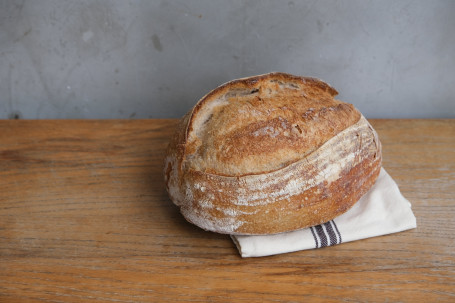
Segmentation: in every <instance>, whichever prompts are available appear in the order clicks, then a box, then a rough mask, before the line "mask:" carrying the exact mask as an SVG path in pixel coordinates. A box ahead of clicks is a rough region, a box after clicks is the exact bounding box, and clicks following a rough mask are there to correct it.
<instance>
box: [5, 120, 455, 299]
mask: <svg viewBox="0 0 455 303" xmlns="http://www.w3.org/2000/svg"><path fill="white" fill-rule="evenodd" d="M371 122H372V124H373V126H374V127H375V128H376V130H377V131H378V133H379V136H380V139H381V140H382V143H383V153H384V163H383V164H384V167H385V168H386V169H387V171H388V172H389V174H390V175H391V176H392V177H393V178H394V179H395V180H396V182H397V183H398V185H399V186H400V188H401V191H402V193H403V194H404V196H405V197H406V198H408V199H409V200H410V201H411V202H412V204H413V210H414V213H415V215H416V217H417V224H418V227H417V229H414V230H410V231H405V232H402V233H397V234H393V235H387V236H382V237H376V238H370V239H366V240H361V241H356V242H351V243H344V244H342V245H338V246H335V247H328V248H323V249H318V250H309V251H300V252H295V253H289V254H283V255H277V256H270V257H263V258H247V259H242V258H240V256H239V254H238V252H237V250H236V248H235V246H234V244H233V243H232V241H231V240H230V238H229V237H228V236H226V235H219V234H215V233H211V232H205V231H203V230H201V229H199V228H197V227H195V226H193V225H191V224H189V223H187V222H186V221H185V220H184V219H183V218H182V217H181V216H180V214H179V212H178V209H177V208H176V207H175V206H173V204H172V203H171V202H170V200H169V198H168V197H167V194H166V191H165V189H164V183H163V178H162V160H163V156H164V150H165V147H166V145H167V142H168V140H169V137H170V135H171V133H172V131H173V128H174V126H175V125H176V123H177V121H176V120H105V121H93V120H92V121H63V120H62V121H0V301H1V302H23V301H27V302H29V301H31V302H34V301H36V302H41V301H44V302H92V301H93V302H97V301H107V302H109V301H113V302H138V301H140V302H144V301H145V302H148V301H168V302H176V301H202V302H211V301H241V302H265V301H293V302H297V301H308V300H310V301H320V302H332V301H338V300H344V301H360V302H367V301H373V302H384V301H406V302H435V301H438V300H439V301H448V302H455V120H372V121H371Z"/></svg>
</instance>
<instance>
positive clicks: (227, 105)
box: [165, 73, 381, 234]
mask: <svg viewBox="0 0 455 303" xmlns="http://www.w3.org/2000/svg"><path fill="white" fill-rule="evenodd" d="M336 93H337V92H336V90H334V89H333V88H331V87H330V86H329V85H327V84H326V83H324V82H322V81H320V80H317V79H314V78H304V77H297V76H292V75H288V74H282V73H272V74H267V75H261V76H257V77H251V78H246V79H239V80H234V81H231V82H229V83H227V84H225V85H222V86H220V87H218V88H217V89H215V90H213V91H212V92H210V93H209V94H207V95H206V96H205V97H204V98H202V99H201V101H199V102H198V103H197V104H196V105H195V107H194V108H193V109H192V110H191V111H190V112H189V113H188V114H187V115H186V116H185V117H184V118H183V119H182V121H181V123H180V125H179V127H178V130H177V132H176V134H175V136H174V138H173V139H172V140H171V143H170V144H169V148H168V151H167V157H166V164H165V181H166V186H167V189H168V191H169V194H170V197H171V199H172V200H173V201H174V203H175V204H176V205H178V206H180V208H181V212H182V214H183V215H184V216H185V217H186V218H187V219H188V220H189V221H190V222H193V223H194V224H196V225H198V226H200V227H202V228H204V229H207V230H211V231H215V232H220V233H229V234H269V233H279V232H284V231H289V230H295V229H299V228H304V227H308V226H312V225H316V224H320V223H322V222H326V221H328V220H331V219H333V218H334V217H335V216H338V215H339V214H341V213H343V212H345V211H346V210H347V209H349V208H350V207H351V206H352V205H353V204H354V203H355V202H356V201H357V200H358V199H359V198H360V197H361V196H362V195H363V194H364V193H365V192H366V191H367V190H368V189H369V188H370V187H371V185H372V184H373V183H374V181H375V180H376V177H377V175H378V173H379V169H380V166H381V150H380V142H379V140H378V139H377V135H376V133H375V132H374V130H373V129H372V128H371V126H370V125H369V124H368V122H366V120H365V119H364V118H363V117H362V116H361V114H360V113H359V112H358V111H357V110H356V109H355V108H354V107H353V106H352V105H351V104H347V103H343V102H340V101H338V100H335V99H334V98H333V97H334V96H335V95H336Z"/></svg>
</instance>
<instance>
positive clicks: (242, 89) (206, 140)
mask: <svg viewBox="0 0 455 303" xmlns="http://www.w3.org/2000/svg"><path fill="white" fill-rule="evenodd" d="M336 94H337V91H336V90H335V89H333V88H332V87H330V86H329V85H328V84H326V83H324V82H322V81H321V80H318V79H315V78H306V77H297V76H293V75H289V74H284V73H271V74H266V75H261V76H257V77H253V78H248V79H239V80H235V81H231V82H228V83H226V84H224V85H222V86H220V87H218V88H217V89H215V90H214V91H212V92H211V93H209V94H208V95H206V96H205V97H204V98H202V99H201V100H200V101H199V102H198V104H196V106H195V107H194V108H193V111H192V112H191V113H190V117H189V124H188V128H187V130H186V140H185V141H186V144H185V147H184V148H185V151H184V155H185V159H184V161H183V162H184V163H185V165H188V166H189V167H188V168H190V169H192V170H195V171H201V172H205V173H209V174H217V175H225V176H242V175H248V174H260V173H266V172H271V171H274V170H277V169H280V168H283V167H285V166H287V165H289V164H291V163H294V162H296V161H298V160H300V159H302V158H303V157H305V155H307V154H309V153H311V152H313V151H314V150H316V149H317V148H318V147H320V146H321V145H323V144H324V143H325V142H326V141H328V140H329V139H330V138H332V137H334V136H335V135H337V134H338V133H340V132H341V131H343V130H344V129H346V128H347V127H349V126H351V125H353V124H355V123H356V122H357V121H358V120H359V119H360V116H361V115H360V113H359V112H358V111H357V110H356V109H355V108H354V107H353V106H352V105H351V104H348V103H344V102H341V101H338V100H335V99H334V96H335V95H336Z"/></svg>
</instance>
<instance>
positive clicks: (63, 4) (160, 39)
mask: <svg viewBox="0 0 455 303" xmlns="http://www.w3.org/2000/svg"><path fill="white" fill-rule="evenodd" d="M270 71H283V72H289V73H294V74H299V75H306V76H314V77H318V78H321V79H323V80H325V81H327V82H329V83H330V84H331V85H333V86H334V87H335V88H336V89H337V90H338V91H339V92H340V95H339V99H341V100H344V101H347V102H350V103H353V104H354V105H355V106H356V107H358V108H359V109H360V110H361V111H362V112H363V113H364V114H365V115H366V116H367V117H368V118H448V117H451V118H455V97H454V96H455V1H452V0H447V1H442V0H436V1H424V0H421V1H402V0H398V1H364V0H358V1H334V0H323V1H298V0H292V1H239V0H238V1H233V0H223V1H222V0H216V1H213V0H199V1H193V0H191V1H188V0H175V1H171V0H162V1H126V0H111V1H107V0H106V1H103V0H97V1H96V0H33V1H32V0H29V1H19V0H1V1H0V118H2V119H5V118H24V119H48V118H51V119H56V118H57V119H67V118H71V119H72V118H77V119H79V118H175V117H180V116H182V115H183V114H184V113H185V112H186V111H187V110H188V109H189V108H190V107H191V106H192V105H193V104H194V103H195V102H196V101H197V100H198V99H199V98H200V97H201V96H203V95H204V94H205V93H206V92H207V91H209V90H211V89H213V88H214V87H216V86H218V85H219V84H221V83H223V82H226V81H228V80H231V79H234V78H239V77H245V76H249V75H254V74H261V73H266V72H270Z"/></svg>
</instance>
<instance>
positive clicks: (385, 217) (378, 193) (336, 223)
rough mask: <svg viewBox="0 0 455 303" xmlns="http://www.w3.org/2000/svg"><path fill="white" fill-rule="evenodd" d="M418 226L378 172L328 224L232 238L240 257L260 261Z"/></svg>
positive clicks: (393, 187) (397, 192)
mask: <svg viewBox="0 0 455 303" xmlns="http://www.w3.org/2000/svg"><path fill="white" fill-rule="evenodd" d="M416 226H417V223H416V218H415V216H414V214H413V212H412V210H411V203H409V201H408V200H406V198H404V197H403V195H402V194H401V193H400V190H399V188H398V186H397V184H396V183H395V181H394V180H393V179H392V177H390V175H389V174H388V173H387V172H386V171H385V169H384V168H381V172H380V174H379V177H378V179H377V180H376V182H375V184H374V185H373V187H372V188H371V189H370V190H369V191H368V192H367V193H366V194H365V195H364V196H363V197H362V198H361V199H360V200H359V201H358V202H357V203H356V204H355V205H354V206H353V207H352V208H351V209H350V210H349V211H347V212H346V213H344V214H342V215H341V216H339V217H336V218H335V219H333V220H332V221H330V222H327V223H324V224H321V225H318V226H313V227H310V228H305V229H300V230H296V231H291V232H287V233H281V234H275V235H266V236H231V238H232V240H233V241H234V243H235V245H236V246H237V248H238V250H239V252H240V255H241V256H242V257H262V256H269V255H276V254H282V253H288V252H294V251H299V250H305V249H313V248H321V247H326V246H332V245H335V244H340V243H343V242H350V241H355V240H360V239H365V238H370V237H375V236H381V235H385V234H391V233H396V232H400V231H404V230H408V229H412V228H415V227H416Z"/></svg>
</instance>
